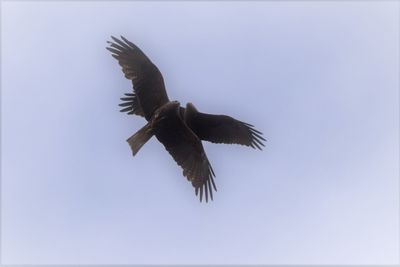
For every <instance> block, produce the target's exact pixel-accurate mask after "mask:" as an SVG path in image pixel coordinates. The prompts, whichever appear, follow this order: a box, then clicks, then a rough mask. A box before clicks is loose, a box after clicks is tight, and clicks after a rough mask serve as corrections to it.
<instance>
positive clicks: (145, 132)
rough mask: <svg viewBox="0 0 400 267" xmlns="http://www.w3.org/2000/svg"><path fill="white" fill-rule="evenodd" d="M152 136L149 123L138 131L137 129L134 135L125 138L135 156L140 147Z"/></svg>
mask: <svg viewBox="0 0 400 267" xmlns="http://www.w3.org/2000/svg"><path fill="white" fill-rule="evenodd" d="M152 136H153V131H152V129H151V125H150V123H148V124H146V125H145V126H144V127H142V128H141V129H140V130H139V131H137V132H136V133H135V134H134V135H132V136H131V137H129V138H128V140H126V141H127V142H128V144H129V146H130V147H131V149H132V153H133V155H134V156H135V155H136V154H137V153H138V151H139V150H140V148H141V147H142V146H143V145H144V144H146V142H147V141H149V139H150V138H151V137H152Z"/></svg>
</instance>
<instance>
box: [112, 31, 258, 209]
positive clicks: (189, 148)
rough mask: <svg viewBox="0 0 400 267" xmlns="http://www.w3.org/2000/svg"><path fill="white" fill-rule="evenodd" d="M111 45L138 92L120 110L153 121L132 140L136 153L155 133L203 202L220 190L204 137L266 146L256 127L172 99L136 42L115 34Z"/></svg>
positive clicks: (226, 141)
mask: <svg viewBox="0 0 400 267" xmlns="http://www.w3.org/2000/svg"><path fill="white" fill-rule="evenodd" d="M111 38H112V40H113V41H112V42H108V43H109V45H110V47H107V49H108V50H109V51H110V52H111V53H112V56H113V57H114V58H116V59H117V60H118V63H119V65H120V66H121V67H122V71H123V73H124V74H125V77H126V78H127V79H130V80H131V81H132V85H133V92H132V93H128V94H125V96H124V97H122V98H121V100H122V101H123V102H122V103H121V104H120V106H121V107H122V109H121V112H127V113H128V114H129V115H132V114H135V115H138V116H142V117H144V118H145V119H146V120H147V121H148V123H147V124H146V125H145V126H144V127H143V128H142V129H140V130H139V131H138V132H137V133H135V134H134V135H132V136H131V137H130V138H129V139H128V140H127V141H128V143H129V145H130V146H131V149H132V152H133V154H134V155H135V154H136V153H137V152H138V151H139V150H140V148H141V147H142V146H143V145H144V144H145V143H146V142H147V141H148V140H149V139H150V138H151V137H152V136H153V135H154V136H156V138H157V139H158V141H159V142H160V143H162V144H163V145H164V147H165V149H166V150H167V151H168V152H169V153H170V154H171V156H172V157H173V159H174V160H175V161H176V162H177V164H178V165H179V166H181V167H182V169H183V175H184V176H185V177H187V179H188V180H189V181H190V182H191V183H192V185H193V187H194V188H195V192H196V195H198V193H199V192H200V201H201V200H202V198H203V195H205V199H206V201H208V197H210V198H211V200H212V198H213V194H212V193H213V192H212V189H214V190H215V191H216V186H215V182H214V177H215V174H214V171H213V169H212V167H211V164H210V163H209V161H208V159H207V156H206V153H205V151H204V148H203V146H202V143H201V141H202V140H204V141H209V142H212V143H225V144H240V145H245V146H249V147H252V148H258V149H260V150H261V147H262V146H264V144H263V141H265V139H264V138H263V137H262V133H261V132H259V131H257V130H256V129H254V126H253V125H250V124H248V123H245V122H242V121H239V120H236V119H234V118H232V117H229V116H226V115H212V114H206V113H201V112H198V111H197V109H196V108H195V107H194V105H193V104H191V103H188V104H187V105H186V108H184V107H181V106H180V105H179V102H177V101H170V100H169V99H168V96H167V93H166V90H165V85H164V81H163V77H162V75H161V72H160V71H159V70H158V68H157V67H156V66H155V65H154V64H153V63H152V62H151V61H150V59H149V58H148V57H147V56H146V55H145V54H144V53H143V52H142V51H141V50H140V49H139V48H138V47H137V46H136V45H134V44H133V43H132V42H130V41H128V40H127V39H125V38H124V37H122V36H121V39H122V40H119V39H117V38H115V37H111Z"/></svg>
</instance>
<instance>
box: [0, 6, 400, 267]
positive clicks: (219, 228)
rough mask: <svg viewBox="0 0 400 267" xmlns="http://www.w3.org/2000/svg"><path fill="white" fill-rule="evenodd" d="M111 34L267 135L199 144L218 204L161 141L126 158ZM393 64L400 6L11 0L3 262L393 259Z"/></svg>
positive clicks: (131, 124) (4, 79)
mask: <svg viewBox="0 0 400 267" xmlns="http://www.w3.org/2000/svg"><path fill="white" fill-rule="evenodd" d="M110 35H116V36H118V35H124V36H125V37H127V38H128V39H129V40H131V41H133V42H134V43H136V44H137V45H138V46H139V47H141V48H142V49H143V51H144V52H145V53H146V54H147V55H148V56H149V57H150V58H151V59H152V61H153V62H154V63H155V64H156V65H157V66H158V67H159V69H160V70H161V72H162V73H163V75H164V79H165V82H166V86H167V91H168V94H169V97H170V98H171V99H176V100H179V101H180V102H181V103H182V104H183V105H185V104H186V102H189V101H190V102H193V103H194V104H195V105H196V107H197V108H198V109H199V110H200V111H203V112H207V113H214V114H228V115H230V116H233V117H235V118H237V119H240V120H243V121H246V122H249V123H252V124H254V125H255V126H256V128H257V129H258V130H260V131H262V132H263V133H264V135H265V136H266V138H267V139H268V143H267V147H266V149H265V150H264V151H262V152H260V151H256V150H253V149H250V148H246V147H242V146H228V145H216V144H209V143H204V146H205V150H206V153H207V155H208V158H209V160H210V161H211V163H212V166H213V168H214V170H215V172H216V183H217V186H218V189H219V190H218V192H217V193H216V194H215V198H214V201H213V202H212V203H208V204H205V203H200V202H199V200H198V198H197V197H195V195H194V189H193V188H192V187H191V185H190V183H188V182H187V181H186V179H185V178H184V177H183V176H182V172H181V170H180V168H179V167H178V166H177V165H176V164H175V162H174V161H173V160H172V158H171V157H170V156H169V154H168V153H167V152H166V151H165V150H164V148H163V146H162V145H161V144H159V143H158V142H157V140H156V139H152V140H151V141H150V142H149V143H148V144H146V145H145V146H144V147H143V149H142V150H141V151H140V153H139V154H138V155H137V156H136V157H135V158H133V157H132V155H131V151H130V148H129V146H128V144H127V143H126V141H125V140H126V139H127V138H128V137H129V136H130V135H132V134H133V133H134V132H135V131H137V130H138V129H139V128H140V127H142V126H143V125H144V123H145V121H144V119H143V118H140V117H135V116H127V115H125V114H122V113H119V111H118V110H119V108H118V104H119V102H120V101H119V98H120V97H121V96H122V94H123V93H127V92H129V91H130V90H131V84H130V82H129V81H128V80H126V79H125V78H124V76H123V74H122V72H121V71H120V67H119V66H118V65H117V62H116V61H115V60H114V59H113V58H112V57H111V56H110V53H109V52H108V51H107V50H106V49H105V47H106V40H108V39H109V36H110ZM398 73H399V2H397V1H386V2H384V1H382V2H379V1H375V2H373V1H366V2H362V1H360V2H355V1H352V2H344V1H337V2H334V1H325V2H315V1H310V2H300V1H299V2H292V1H289V2H275V1H272V2H222V1H221V2H193V1H188V2H158V1H155V2H111V1H110V2H90V1H86V2H70V3H67V2H47V1H42V2H39V1H37V2H11V1H7V2H5V1H2V3H1V129H2V131H1V165H2V168H1V178H2V188H1V200H2V201H1V202H2V203H1V204H2V206H1V208H2V217H1V226H2V228H1V230H2V231H1V242H2V250H1V252H2V261H3V263H9V264H11V263H35V264H44V263H60V264H61V263H63V264H78V263H80V264H101V263H102V264H111V263H114V264H117V263H120V264H122V263H124V264H132V263H155V264H157V263H172V264H173V263H198V264H200V263H226V264H229V263H268V264H274V263H284V264H310V263H317V264H318V263H326V264H365V263H369V264H383V263H387V264H389V263H392V264H394V263H398V262H399V252H398V251H399V139H398V136H399V113H398V111H399V77H398Z"/></svg>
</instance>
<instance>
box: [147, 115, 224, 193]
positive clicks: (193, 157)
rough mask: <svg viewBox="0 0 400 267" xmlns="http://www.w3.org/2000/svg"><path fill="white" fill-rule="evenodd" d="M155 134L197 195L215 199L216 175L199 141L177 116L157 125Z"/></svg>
mask: <svg viewBox="0 0 400 267" xmlns="http://www.w3.org/2000/svg"><path fill="white" fill-rule="evenodd" d="M153 131H154V134H155V136H156V137H157V139H158V140H159V141H160V142H161V143H162V144H163V145H164V147H165V149H166V150H167V151H168V152H169V153H170V154H171V156H172V157H173V158H174V160H175V161H176V162H177V163H178V165H179V166H181V167H182V169H183V175H184V176H185V177H187V179H188V180H189V181H190V182H191V183H192V185H193V187H194V188H195V192H196V195H198V193H199V191H200V201H202V198H203V194H205V199H206V201H208V197H209V196H210V198H211V200H212V198H213V188H214V190H215V191H216V190H217V188H216V186H215V182H214V177H215V174H214V171H213V169H212V167H211V164H210V162H209V161H208V159H207V156H206V153H205V152H204V149H203V145H202V144H201V141H200V139H199V138H198V137H197V136H196V135H195V134H194V133H193V132H192V131H191V130H190V129H189V128H188V127H187V125H186V124H185V123H184V122H183V120H182V119H181V117H180V116H179V115H178V112H176V113H173V114H171V113H170V114H168V115H167V116H165V117H164V118H163V119H162V121H160V122H159V123H157V124H155V125H154V127H153Z"/></svg>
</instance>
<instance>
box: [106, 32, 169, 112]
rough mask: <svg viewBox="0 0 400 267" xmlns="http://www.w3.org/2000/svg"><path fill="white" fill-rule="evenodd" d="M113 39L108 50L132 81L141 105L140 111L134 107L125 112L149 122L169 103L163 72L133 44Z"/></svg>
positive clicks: (137, 99) (124, 40) (123, 39)
mask: <svg viewBox="0 0 400 267" xmlns="http://www.w3.org/2000/svg"><path fill="white" fill-rule="evenodd" d="M111 39H112V41H108V44H109V47H107V50H109V51H110V52H111V53H112V54H111V55H112V56H113V57H114V58H115V59H117V60H118V63H119V65H120V66H121V68H122V71H123V73H124V75H125V77H126V78H127V79H130V80H131V81H132V84H133V90H134V93H135V96H134V98H136V100H135V101H137V103H140V110H139V109H138V108H136V111H133V110H134V109H135V108H134V107H131V109H123V110H124V111H127V112H128V114H129V113H131V114H137V115H144V117H145V118H146V119H147V120H149V119H150V118H151V116H152V115H153V113H154V111H155V110H156V109H157V108H159V107H161V106H162V105H164V104H165V103H167V102H168V101H169V99H168V96H167V92H166V90H165V85H164V79H163V77H162V75H161V72H160V71H159V69H158V68H157V66H156V65H154V64H153V63H152V62H151V60H150V59H149V58H148V57H147V56H146V55H145V54H144V53H143V52H142V51H141V50H140V49H139V48H138V47H137V46H136V45H134V44H133V43H132V42H130V41H128V40H127V39H125V38H124V37H122V36H121V39H122V41H121V40H119V39H117V38H115V37H113V36H112V37H111ZM131 102H132V101H131ZM135 103H136V102H135ZM136 106H138V105H136Z"/></svg>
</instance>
